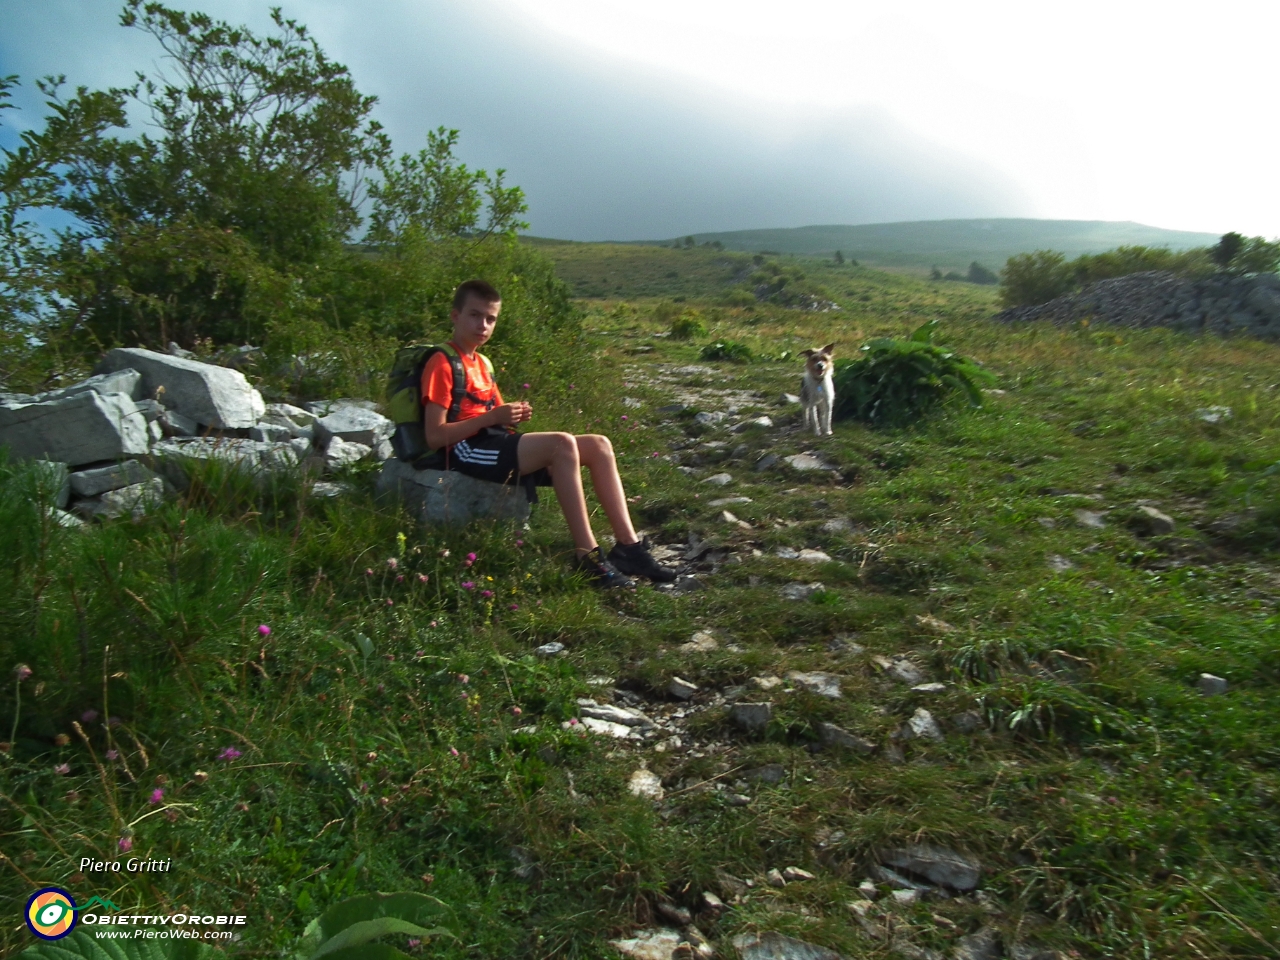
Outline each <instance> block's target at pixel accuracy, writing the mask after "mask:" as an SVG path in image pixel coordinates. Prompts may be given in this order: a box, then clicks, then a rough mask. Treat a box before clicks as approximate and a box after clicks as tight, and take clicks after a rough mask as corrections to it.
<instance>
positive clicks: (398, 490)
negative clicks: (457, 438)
mask: <svg viewBox="0 0 1280 960" xmlns="http://www.w3.org/2000/svg"><path fill="white" fill-rule="evenodd" d="M377 493H378V496H379V497H388V498H399V499H400V500H401V501H403V503H404V504H405V506H406V507H408V509H409V511H410V512H411V513H412V514H413V515H414V516H415V517H416V518H417V519H418V520H419V521H420V522H421V523H424V524H442V523H443V524H463V523H467V522H469V521H471V520H476V519H480V518H492V519H502V520H516V521H520V522H523V521H525V520H527V519H529V501H528V499H527V498H526V497H525V494H524V490H523V489H522V488H520V487H513V486H507V485H506V484H502V483H490V482H488V481H487V480H476V479H474V478H472V477H468V476H466V475H465V474H461V473H458V472H457V471H456V470H414V469H413V467H411V466H410V465H409V464H407V463H404V462H403V461H401V460H387V461H385V462H384V463H383V465H382V473H381V474H380V475H379V476H378V484H377Z"/></svg>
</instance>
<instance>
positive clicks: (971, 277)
mask: <svg viewBox="0 0 1280 960" xmlns="http://www.w3.org/2000/svg"><path fill="white" fill-rule="evenodd" d="M965 279H966V280H968V281H969V282H970V283H978V284H993V283H999V282H1000V278H999V277H998V276H996V275H995V273H993V272H992V271H990V270H988V269H987V268H986V267H984V266H983V265H982V264H980V263H979V262H978V261H977V260H975V261H973V263H971V264H969V274H968V276H967V277H966V278H965Z"/></svg>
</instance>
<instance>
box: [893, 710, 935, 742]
mask: <svg viewBox="0 0 1280 960" xmlns="http://www.w3.org/2000/svg"><path fill="white" fill-rule="evenodd" d="M902 734H903V737H902V739H904V740H907V739H911V738H913V737H914V738H917V739H921V740H941V739H943V733H942V728H941V727H939V726H938V721H937V720H935V719H933V714H932V713H930V712H929V711H928V710H926V709H925V708H924V707H918V708H917V709H916V712H915V713H913V714H912V715H911V717H910V719H909V720H907V723H906V726H904V727H903V728H902Z"/></svg>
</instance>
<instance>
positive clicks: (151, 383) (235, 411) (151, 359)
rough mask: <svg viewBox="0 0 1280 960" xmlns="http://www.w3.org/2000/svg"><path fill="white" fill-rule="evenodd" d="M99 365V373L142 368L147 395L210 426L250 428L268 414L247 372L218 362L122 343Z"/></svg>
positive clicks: (143, 391) (145, 393)
mask: <svg viewBox="0 0 1280 960" xmlns="http://www.w3.org/2000/svg"><path fill="white" fill-rule="evenodd" d="M94 369H95V371H97V372H99V373H112V372H115V371H118V370H125V369H133V370H137V371H138V372H139V373H140V374H141V375H142V385H141V390H142V394H143V396H147V397H153V398H155V399H157V400H159V401H160V402H161V403H163V404H164V405H165V406H166V407H168V408H169V409H170V410H176V411H177V412H178V413H180V414H182V415H183V416H186V417H190V418H191V419H192V420H194V421H196V423H199V424H203V425H204V426H206V427H217V428H221V429H240V428H248V427H252V426H253V425H254V424H255V423H257V422H258V420H259V419H261V417H262V415H263V414H264V413H265V412H266V404H264V403H263V401H262V394H260V393H258V391H257V390H255V389H254V388H253V387H251V386H250V385H249V381H248V380H246V379H245V378H244V374H243V373H241V372H240V371H239V370H231V369H229V368H227V367H219V366H215V365H214V364H212V363H200V362H199V361H197V360H185V359H183V358H182V357H172V356H169V355H168V354H164V353H155V352H154V351H151V350H144V349H142V348H141V347H118V348H116V349H115V350H110V351H108V352H107V355H106V356H105V357H103V358H102V360H101V361H100V362H99V363H98V365H97V367H95V368H94ZM161 387H163V388H164V390H163V391H160V388H161ZM157 391H160V392H159V395H157Z"/></svg>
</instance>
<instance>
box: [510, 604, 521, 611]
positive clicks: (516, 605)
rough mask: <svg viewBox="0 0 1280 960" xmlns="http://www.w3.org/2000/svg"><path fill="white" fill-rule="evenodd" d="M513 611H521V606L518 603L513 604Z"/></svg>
mask: <svg viewBox="0 0 1280 960" xmlns="http://www.w3.org/2000/svg"><path fill="white" fill-rule="evenodd" d="M511 609H512V610H519V609H520V604H518V603H513V604H511Z"/></svg>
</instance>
